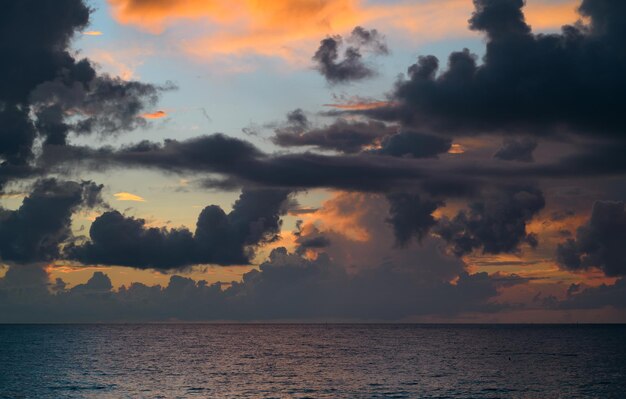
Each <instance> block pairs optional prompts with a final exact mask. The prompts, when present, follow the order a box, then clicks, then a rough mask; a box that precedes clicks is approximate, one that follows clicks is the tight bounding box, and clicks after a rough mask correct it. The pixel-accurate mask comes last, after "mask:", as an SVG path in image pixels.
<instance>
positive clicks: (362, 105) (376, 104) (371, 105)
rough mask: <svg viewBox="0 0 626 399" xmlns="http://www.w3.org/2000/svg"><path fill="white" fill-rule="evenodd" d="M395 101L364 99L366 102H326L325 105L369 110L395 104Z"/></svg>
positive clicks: (353, 109)
mask: <svg viewBox="0 0 626 399" xmlns="http://www.w3.org/2000/svg"><path fill="white" fill-rule="evenodd" d="M393 105H394V103H393V102H392V101H364V102H346V103H339V104H324V106H325V107H332V108H337V109H343V110H349V111H359V110H367V109H375V108H382V107H388V106H393Z"/></svg>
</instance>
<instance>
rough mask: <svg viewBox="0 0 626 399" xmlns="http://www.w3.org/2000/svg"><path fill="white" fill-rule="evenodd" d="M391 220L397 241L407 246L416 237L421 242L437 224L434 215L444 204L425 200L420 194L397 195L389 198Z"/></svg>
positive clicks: (391, 195)
mask: <svg viewBox="0 0 626 399" xmlns="http://www.w3.org/2000/svg"><path fill="white" fill-rule="evenodd" d="M387 200H388V201H389V219H388V220H387V221H388V222H389V223H391V225H392V226H393V231H394V234H395V236H396V240H397V242H398V244H400V245H407V244H408V242H409V241H410V240H411V238H413V237H414V236H415V237H416V238H417V239H418V241H421V240H422V239H423V238H424V236H425V235H426V234H427V233H428V231H429V230H430V228H431V227H433V226H434V225H435V224H436V223H437V222H436V220H435V218H434V217H433V215H432V213H433V212H434V211H435V210H436V209H437V208H438V207H439V206H441V205H443V203H442V202H439V201H434V200H430V199H424V198H422V197H421V196H420V195H418V194H407V193H396V194H390V195H388V196H387Z"/></svg>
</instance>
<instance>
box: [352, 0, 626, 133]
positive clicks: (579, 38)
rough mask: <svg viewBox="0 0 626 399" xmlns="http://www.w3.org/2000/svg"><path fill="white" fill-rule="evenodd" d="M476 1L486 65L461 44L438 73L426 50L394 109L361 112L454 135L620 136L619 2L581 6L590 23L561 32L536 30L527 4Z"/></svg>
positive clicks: (625, 82)
mask: <svg viewBox="0 0 626 399" xmlns="http://www.w3.org/2000/svg"><path fill="white" fill-rule="evenodd" d="M474 4H475V8H476V10H475V12H474V13H473V14H472V16H471V18H470V21H469V22H470V28H471V29H473V30H476V31H480V32H483V33H484V34H485V35H486V41H487V43H486V53H485V56H484V57H483V60H482V63H479V60H478V57H477V56H476V55H474V54H471V53H470V51H469V50H467V49H464V50H461V51H456V52H453V53H451V54H450V56H449V59H448V66H447V69H445V70H443V71H441V72H440V71H439V69H440V68H439V66H440V62H439V60H438V59H437V58H436V57H434V56H420V57H419V59H418V62H417V63H416V64H415V65H413V66H411V67H410V68H409V70H408V75H409V78H408V79H407V80H403V81H400V82H399V83H398V84H397V87H396V89H395V95H394V101H396V105H392V106H389V107H383V108H376V109H372V110H367V111H360V112H361V113H364V114H367V115H371V116H374V117H377V118H380V119H385V120H399V121H402V122H403V123H406V124H410V125H413V126H416V127H419V128H424V129H432V130H436V131H445V132H450V133H454V134H477V133H498V134H500V133H504V134H514V133H520V134H534V135H537V136H547V135H554V134H559V133H563V132H573V133H577V134H582V135H588V136H591V137H595V136H597V135H604V136H609V137H611V136H612V137H619V136H620V135H621V133H623V126H622V122H621V113H620V109H622V108H623V102H622V100H621V95H620V93H622V92H623V91H624V89H625V88H626V79H625V78H624V74H623V73H622V71H623V70H624V68H625V62H626V61H625V59H624V57H623V56H622V54H623V53H624V43H626V41H625V40H624V39H625V37H626V32H625V31H624V28H623V24H622V23H621V22H620V21H621V20H622V19H623V17H624V14H625V13H626V10H625V8H624V5H623V4H622V3H621V2H617V1H606V0H584V1H583V2H582V4H581V5H580V7H579V12H580V14H581V16H583V17H586V18H588V20H589V23H588V24H586V25H585V24H581V23H575V24H574V25H566V26H564V27H563V28H562V31H561V33H559V34H534V33H533V32H532V31H531V28H530V25H529V24H528V23H527V21H526V19H525V16H524V13H523V6H524V4H525V2H524V1H522V0H502V1H494V0H475V1H474ZM572 22H575V21H572Z"/></svg>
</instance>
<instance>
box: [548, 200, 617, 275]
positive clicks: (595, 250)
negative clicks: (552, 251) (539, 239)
mask: <svg viewBox="0 0 626 399" xmlns="http://www.w3.org/2000/svg"><path fill="white" fill-rule="evenodd" d="M625 242H626V210H625V209H624V203H623V202H611V201H597V202H595V203H594V205H593V210H592V211H591V217H590V218H589V222H588V223H587V224H585V225H583V226H580V227H579V228H578V230H577V231H576V238H575V239H571V238H570V239H568V240H567V241H565V242H563V243H561V244H559V246H558V247H557V260H558V262H559V263H560V264H561V266H563V267H564V268H566V269H568V270H574V271H576V270H586V269H589V268H592V267H594V268H598V269H600V270H602V271H603V272H604V273H605V274H606V275H607V276H624V275H626V250H625V249H624V243H625Z"/></svg>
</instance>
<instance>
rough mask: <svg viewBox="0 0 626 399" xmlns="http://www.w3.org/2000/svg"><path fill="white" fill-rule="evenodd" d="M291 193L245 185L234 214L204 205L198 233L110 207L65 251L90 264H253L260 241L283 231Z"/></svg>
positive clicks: (171, 266)
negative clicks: (158, 224) (150, 223)
mask: <svg viewBox="0 0 626 399" xmlns="http://www.w3.org/2000/svg"><path fill="white" fill-rule="evenodd" d="M288 195H289V192H288V191H285V190H244V191H243V192H242V193H241V196H240V197H239V199H238V200H237V201H236V202H235V203H234V204H233V210H232V211H231V212H230V213H228V214H226V213H225V212H224V211H223V210H222V208H220V207H219V206H216V205H210V206H207V207H206V208H204V210H203V211H202V212H201V213H200V215H199V217H198V221H197V223H196V231H195V234H192V233H191V232H190V231H189V230H188V229H186V228H179V229H167V228H157V227H147V226H146V221H145V220H144V219H136V218H133V217H126V216H123V215H122V214H121V213H119V212H117V211H111V212H107V213H104V214H103V215H101V216H99V217H98V218H96V220H95V221H94V222H93V224H92V225H91V228H90V230H89V235H90V241H88V242H86V243H84V244H80V245H76V244H70V245H68V246H67V248H66V250H65V254H66V256H67V257H68V258H70V259H74V260H78V261H80V262H81V263H84V264H105V265H121V266H130V267H136V268H154V269H177V268H182V267H186V266H190V265H194V264H219V265H232V264H247V263H249V262H250V259H251V257H252V256H253V255H254V248H253V247H254V246H257V245H260V244H263V243H266V242H271V241H273V240H275V239H276V238H277V235H278V234H279V233H280V226H281V220H280V216H282V215H283V214H285V212H286V209H285V204H286V202H287V197H288Z"/></svg>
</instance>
